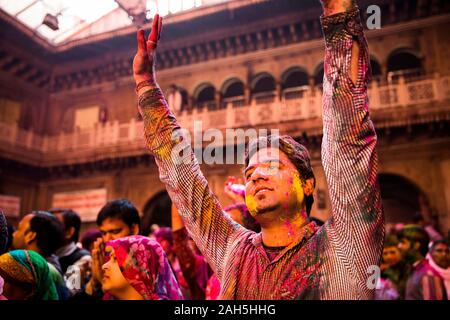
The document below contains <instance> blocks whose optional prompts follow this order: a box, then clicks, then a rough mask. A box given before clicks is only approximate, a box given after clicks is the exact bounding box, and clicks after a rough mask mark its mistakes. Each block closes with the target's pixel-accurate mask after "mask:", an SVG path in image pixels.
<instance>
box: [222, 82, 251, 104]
mask: <svg viewBox="0 0 450 320" xmlns="http://www.w3.org/2000/svg"><path fill="white" fill-rule="evenodd" d="M221 92H222V99H223V100H222V106H223V107H226V106H227V104H228V103H231V104H232V105H233V107H242V106H244V104H245V98H244V83H243V82H242V81H241V80H239V79H237V78H233V79H230V80H228V81H226V82H225V83H224V84H223V86H222V90H221Z"/></svg>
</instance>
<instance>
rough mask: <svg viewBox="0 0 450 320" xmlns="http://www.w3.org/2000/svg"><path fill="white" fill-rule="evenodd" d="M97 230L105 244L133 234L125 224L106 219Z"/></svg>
mask: <svg viewBox="0 0 450 320" xmlns="http://www.w3.org/2000/svg"><path fill="white" fill-rule="evenodd" d="M99 229H100V232H101V233H102V238H103V241H104V242H105V243H106V242H108V241H109V240H115V239H119V238H123V237H127V236H131V235H133V234H134V233H133V232H132V230H131V229H130V227H129V226H128V225H127V224H126V223H125V222H123V221H122V220H120V219H115V218H107V219H105V220H103V222H102V224H101V225H100V226H99Z"/></svg>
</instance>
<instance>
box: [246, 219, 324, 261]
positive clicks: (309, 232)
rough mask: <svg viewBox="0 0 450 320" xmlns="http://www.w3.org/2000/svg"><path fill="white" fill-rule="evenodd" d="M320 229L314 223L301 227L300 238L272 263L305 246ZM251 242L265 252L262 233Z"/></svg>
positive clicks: (255, 235) (251, 238) (252, 237)
mask: <svg viewBox="0 0 450 320" xmlns="http://www.w3.org/2000/svg"><path fill="white" fill-rule="evenodd" d="M318 229H319V227H318V226H317V224H316V223H315V222H314V221H312V222H309V223H308V224H306V225H304V226H303V227H301V229H300V232H299V233H298V237H297V239H296V240H295V241H293V242H292V243H291V244H290V245H288V246H287V247H286V248H285V249H284V250H282V251H281V252H280V254H279V255H278V257H277V258H276V259H274V260H273V261H272V262H275V261H277V260H278V259H279V258H281V257H282V256H283V255H284V254H285V253H286V252H287V251H289V250H290V249H292V248H294V247H296V246H298V245H303V244H305V243H306V242H307V241H308V240H309V239H310V238H311V237H312V236H313V235H314V234H315V233H316V232H317V230H318ZM250 240H251V242H252V244H253V245H254V246H255V247H256V248H257V249H258V250H260V251H261V250H264V248H263V242H262V233H261V232H259V233H256V234H254V235H252V236H251V237H250Z"/></svg>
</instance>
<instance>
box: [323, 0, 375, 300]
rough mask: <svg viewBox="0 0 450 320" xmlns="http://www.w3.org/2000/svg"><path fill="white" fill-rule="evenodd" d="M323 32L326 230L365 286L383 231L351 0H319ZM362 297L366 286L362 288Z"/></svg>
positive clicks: (362, 51) (364, 61) (362, 45)
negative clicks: (328, 209)
mask: <svg viewBox="0 0 450 320" xmlns="http://www.w3.org/2000/svg"><path fill="white" fill-rule="evenodd" d="M322 4H323V7H324V15H323V16H322V17H321V22H322V27H323V31H324V36H325V45H326V52H325V62H324V70H325V74H324V86H323V141H322V162H323V166H324V169H325V175H326V178H327V182H328V187H329V192H330V199H331V205H332V217H331V219H330V221H329V222H328V223H327V226H326V228H327V233H328V236H329V239H330V241H331V242H332V243H333V247H334V248H335V250H336V251H337V256H339V257H341V259H344V260H345V261H344V263H345V264H346V265H348V269H349V270H348V272H349V274H350V275H354V279H356V281H358V284H357V286H358V287H359V288H360V289H362V290H364V291H366V290H368V288H367V281H366V283H362V282H363V280H362V279H367V278H368V276H369V275H368V274H367V272H368V267H369V266H371V265H378V263H379V261H380V258H381V252H382V246H383V237H384V224H383V221H384V220H383V214H382V207H381V197H380V190H379V186H378V181H377V171H378V158H377V153H376V142H377V136H376V133H375V128H374V126H373V124H372V121H371V120H370V118H369V109H368V107H369V104H368V96H367V85H368V81H369V78H370V60H369V52H368V46H367V42H366V40H365V38H364V33H363V27H362V25H361V21H360V13H359V10H358V8H357V6H356V4H355V3H354V1H346V0H334V1H332V0H330V1H325V0H324V1H323V2H322ZM366 292H367V297H369V295H370V290H368V291H366Z"/></svg>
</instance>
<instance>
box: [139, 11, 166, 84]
mask: <svg viewBox="0 0 450 320" xmlns="http://www.w3.org/2000/svg"><path fill="white" fill-rule="evenodd" d="M161 30H162V17H160V16H159V15H158V14H156V15H155V16H154V18H153V25H152V30H151V32H150V35H149V37H148V39H147V41H145V32H144V30H142V29H139V30H138V31H137V52H136V55H135V56H134V60H133V76H134V80H135V82H136V85H137V84H139V83H141V82H142V81H149V82H153V83H156V76H155V59H156V47H157V46H158V40H159V38H160V37H161Z"/></svg>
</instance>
